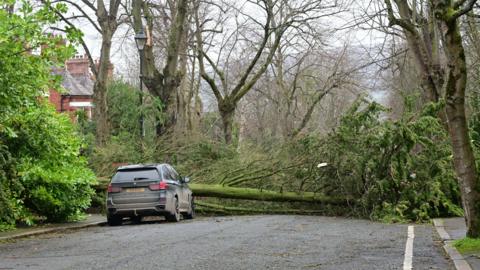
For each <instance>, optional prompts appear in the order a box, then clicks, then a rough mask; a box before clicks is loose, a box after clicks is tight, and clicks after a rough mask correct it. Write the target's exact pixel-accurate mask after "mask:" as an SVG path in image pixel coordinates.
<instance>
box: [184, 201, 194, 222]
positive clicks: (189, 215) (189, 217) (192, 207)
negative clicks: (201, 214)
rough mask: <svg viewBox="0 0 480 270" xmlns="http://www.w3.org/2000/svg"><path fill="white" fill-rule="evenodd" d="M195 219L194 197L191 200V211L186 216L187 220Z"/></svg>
mask: <svg viewBox="0 0 480 270" xmlns="http://www.w3.org/2000/svg"><path fill="white" fill-rule="evenodd" d="M194 218H195V202H194V200H193V197H192V198H191V199H190V209H189V211H188V212H187V214H186V215H185V219H194Z"/></svg>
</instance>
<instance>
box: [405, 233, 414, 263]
mask: <svg viewBox="0 0 480 270" xmlns="http://www.w3.org/2000/svg"><path fill="white" fill-rule="evenodd" d="M413 227H414V226H408V237H407V244H406V245H405V259H404V260H403V270H411V269H412V261H413V238H415V234H414V232H413Z"/></svg>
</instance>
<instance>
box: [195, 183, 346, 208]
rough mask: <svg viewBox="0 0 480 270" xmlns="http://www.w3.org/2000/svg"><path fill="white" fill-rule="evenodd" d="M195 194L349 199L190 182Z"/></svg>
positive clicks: (329, 200)
mask: <svg viewBox="0 0 480 270" xmlns="http://www.w3.org/2000/svg"><path fill="white" fill-rule="evenodd" d="M189 186H190V188H191V189H192V191H193V194H194V195H195V196H199V197H215V198H225V199H242V200H255V201H271V202H310V203H324V204H334V205H347V204H348V200H347V199H346V198H342V197H330V196H325V195H322V194H318V193H313V192H303V193H302V194H299V193H295V192H276V191H271V190H262V189H254V188H239V187H226V186H221V185H206V184H190V185H189Z"/></svg>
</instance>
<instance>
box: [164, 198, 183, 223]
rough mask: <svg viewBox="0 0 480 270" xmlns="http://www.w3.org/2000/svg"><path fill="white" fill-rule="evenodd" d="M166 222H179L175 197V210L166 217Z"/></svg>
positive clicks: (178, 210)
mask: <svg viewBox="0 0 480 270" xmlns="http://www.w3.org/2000/svg"><path fill="white" fill-rule="evenodd" d="M166 218H167V221H170V222H179V221H180V208H179V207H178V198H177V197H175V210H174V212H173V214H169V215H168V216H166Z"/></svg>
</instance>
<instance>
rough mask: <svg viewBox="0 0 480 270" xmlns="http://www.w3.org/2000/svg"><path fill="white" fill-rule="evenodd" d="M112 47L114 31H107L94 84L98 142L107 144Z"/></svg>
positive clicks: (100, 144) (104, 35) (103, 36)
mask: <svg viewBox="0 0 480 270" xmlns="http://www.w3.org/2000/svg"><path fill="white" fill-rule="evenodd" d="M111 47H112V33H111V32H110V31H105V32H104V34H103V35H102V47H101V53H100V61H99V63H98V67H97V77H96V78H95V84H94V86H93V103H94V104H95V107H94V109H93V113H94V118H95V121H96V143H97V145H99V146H103V145H105V143H106V142H107V140H108V137H109V135H110V125H109V121H108V104H107V84H108V79H109V78H108V69H109V66H110V50H111Z"/></svg>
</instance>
